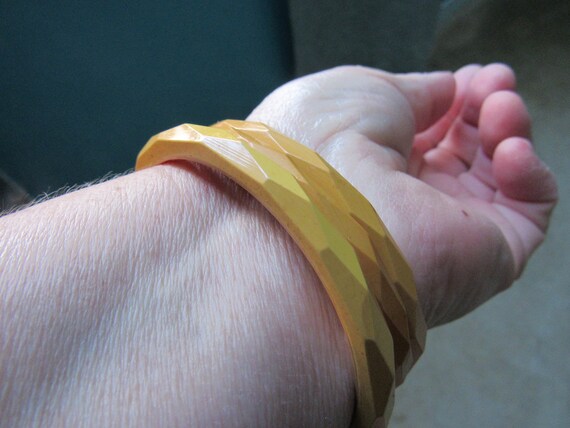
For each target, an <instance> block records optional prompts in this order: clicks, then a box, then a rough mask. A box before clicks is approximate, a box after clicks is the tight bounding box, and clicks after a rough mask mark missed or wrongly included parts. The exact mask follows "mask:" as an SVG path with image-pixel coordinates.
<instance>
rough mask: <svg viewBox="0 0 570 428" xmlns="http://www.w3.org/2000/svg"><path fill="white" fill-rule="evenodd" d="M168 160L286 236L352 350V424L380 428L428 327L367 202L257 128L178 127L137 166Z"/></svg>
mask: <svg viewBox="0 0 570 428" xmlns="http://www.w3.org/2000/svg"><path fill="white" fill-rule="evenodd" d="M172 160H187V161H191V162H197V163H200V164H204V165H207V166H209V167H211V168H214V169H217V170H219V171H221V172H222V173H224V174H225V175H226V176H228V177H229V178H231V179H233V180H234V181H235V182H237V183H238V184H239V185H241V186H242V187H243V188H244V189H245V190H247V191H248V192H249V193H250V194H251V195H252V196H254V197H255V198H256V199H257V200H258V201H259V202H261V204H263V205H264V206H265V208H267V209H268V210H269V211H270V212H271V213H272V214H273V216H274V217H275V218H276V219H277V220H278V221H279V223H281V225H282V226H283V227H284V228H285V229H286V231H287V232H288V233H289V235H291V237H292V238H293V239H294V241H295V242H296V243H297V245H298V246H299V247H300V249H301V250H302V252H303V253H304V255H305V256H306V257H307V259H308V261H309V262H310V263H311V265H312V267H313V269H314V270H315V272H316V274H317V275H318V277H319V279H320V280H321V282H322V283H323V286H324V287H325V289H326V291H327V294H328V295H329V297H330V299H331V302H332V304H333V306H334V308H335V310H336V312H337V314H338V317H339V319H340V321H341V324H342V327H343V329H344V331H345V333H346V335H347V337H348V340H349V343H350V346H351V351H352V356H353V360H354V365H355V374H356V407H355V414H354V419H353V426H357V427H369V426H385V425H386V424H387V422H388V419H389V417H390V414H391V411H392V407H393V402H394V400H393V399H394V389H395V385H396V384H399V383H401V382H402V381H403V379H404V377H405V375H406V374H407V372H408V371H409V370H410V368H411V367H412V365H413V364H414V362H415V361H416V360H417V359H418V358H419V356H420V355H421V353H422V351H423V348H424V345H425V335H426V326H425V321H424V319H423V316H422V314H421V311H420V309H419V305H418V302H417V295H416V291H415V285H414V280H413V275H412V271H411V269H410V267H409V266H408V264H407V263H406V261H405V259H404V257H403V256H402V254H401V252H400V251H399V249H398V247H397V245H396V243H395V242H394V241H393V239H392V238H391V236H390V234H389V233H388V231H387V230H386V228H385V226H384V224H383V223H382V222H381V220H380V219H379V218H378V215H377V214H376V212H375V211H374V208H373V207H372V206H371V205H370V203H369V202H368V201H367V200H366V199H365V198H364V196H362V195H361V194H360V193H359V192H358V191H357V190H356V189H355V188H354V187H353V186H352V185H351V184H349V183H348V181H346V180H345V179H344V178H343V177H342V176H341V175H340V174H339V173H338V172H336V171H335V170H334V169H333V168H332V167H331V166H330V165H329V164H328V163H327V162H326V161H325V160H323V159H322V158H321V157H320V156H319V155H318V154H317V153H315V152H314V151H312V150H310V149H309V148H307V147H306V146H303V145H302V144H300V143H297V142H295V141H293V140H291V139H289V138H287V137H285V136H283V135H282V134H280V133H278V132H277V131H275V130H273V129H271V128H269V127H267V126H265V125H263V124H261V123H253V122H243V121H234V120H227V121H223V122H219V123H217V124H216V125H214V126H212V127H204V126H198V125H188V124H184V125H180V126H178V127H176V128H173V129H170V130H167V131H164V132H162V133H160V134H158V135H156V136H154V137H152V138H151V139H150V140H149V142H148V143H147V144H146V145H145V146H144V147H143V149H142V150H141V152H140V153H139V155H138V158H137V164H136V169H137V170H139V169H143V168H147V167H151V166H154V165H158V164H161V163H164V162H167V161H172Z"/></svg>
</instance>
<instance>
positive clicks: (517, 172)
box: [493, 137, 558, 203]
mask: <svg viewBox="0 0 570 428" xmlns="http://www.w3.org/2000/svg"><path fill="white" fill-rule="evenodd" d="M493 174H494V176H495V180H496V182H497V186H498V189H499V191H500V192H501V193H502V194H503V195H504V196H506V197H507V198H510V199H513V200H515V201H522V202H531V203H540V202H553V201H556V199H557V198H558V190H557V185H556V180H555V179H554V175H553V174H552V172H551V171H550V169H549V168H548V167H547V166H546V164H544V162H542V161H541V160H540V159H539V158H538V156H537V155H536V153H535V152H534V150H533V147H532V145H531V143H530V141H529V140H527V139H525V138H520V137H512V138H508V139H506V140H504V141H503V142H501V143H500V144H499V145H498V146H497V148H496V149H495V153H494V156H493Z"/></svg>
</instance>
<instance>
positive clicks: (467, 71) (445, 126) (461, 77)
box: [414, 64, 482, 154]
mask: <svg viewBox="0 0 570 428" xmlns="http://www.w3.org/2000/svg"><path fill="white" fill-rule="evenodd" d="M481 68H482V67H481V66H480V65H476V64H471V65H467V66H465V67H462V68H460V69H459V70H457V71H456V72H455V73H454V75H453V77H454V79H455V94H454V100H453V104H452V105H451V107H450V109H449V110H448V111H447V112H446V113H445V115H443V117H441V119H439V120H438V121H437V122H436V123H435V124H434V125H433V126H431V127H429V128H428V129H426V130H424V131H422V132H420V133H418V134H417V135H416V137H415V141H414V149H415V150H418V151H419V152H420V153H422V154H423V153H425V152H427V151H428V150H430V149H432V148H434V147H435V146H436V145H437V144H438V143H440V142H441V141H442V140H443V138H444V137H445V135H446V133H447V131H448V130H449V128H450V127H451V126H452V124H453V122H454V121H455V119H456V118H457V116H458V115H459V112H460V111H461V107H462V106H463V102H464V101H465V95H466V93H467V89H468V88H469V83H470V82H471V79H472V78H473V76H474V75H475V74H476V73H477V72H478V71H479V70H480V69H481Z"/></svg>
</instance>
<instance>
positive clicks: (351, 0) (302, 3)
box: [289, 0, 449, 75]
mask: <svg viewBox="0 0 570 428" xmlns="http://www.w3.org/2000/svg"><path fill="white" fill-rule="evenodd" d="M448 3H449V2H448ZM440 5H441V1H440V0H400V1H387V0H312V1H306V0H289V7H290V14H291V23H292V33H293V40H294V52H295V57H296V59H297V64H296V72H297V73H298V74H300V75H304V74H308V73H312V72H315V71H317V70H322V69H323V68H329V67H333V66H336V65H340V64H360V65H367V66H371V67H377V68H381V69H383V70H388V71H392V72H409V71H422V70H426V69H427V68H428V57H429V54H430V52H431V49H432V48H433V45H434V41H435V33H436V27H437V19H438V15H439V11H440Z"/></svg>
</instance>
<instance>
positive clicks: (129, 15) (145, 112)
mask: <svg viewBox="0 0 570 428" xmlns="http://www.w3.org/2000/svg"><path fill="white" fill-rule="evenodd" d="M0 19H1V21H0V118H1V119H0V168H2V169H4V170H5V171H6V172H7V173H8V174H9V175H11V176H12V177H13V178H14V179H15V180H16V181H18V182H20V183H21V184H23V185H24V187H26V188H27V190H28V191H30V193H32V194H37V193H39V192H44V191H50V190H55V189H57V188H59V187H60V186H63V185H65V184H74V183H80V182H84V181H88V180H92V179H95V178H97V177H100V176H102V175H104V174H105V173H107V172H110V171H114V172H120V171H124V170H125V169H128V168H130V167H132V166H133V163H134V160H135V156H136V153H137V152H138V150H139V149H140V147H142V145H143V144H144V143H145V142H146V140H147V139H148V138H149V137H150V136H151V135H153V134H156V133H157V132H160V131H162V130H164V129H167V128H169V127H172V126H175V125H177V124H179V123H182V122H194V123H201V124H208V123H211V122H214V121H216V120H219V119H224V118H243V117H244V116H245V115H247V114H248V112H249V111H250V110H251V109H252V108H253V107H254V106H255V105H256V104H257V103H258V102H259V101H261V99H262V98H263V97H264V96H265V95H266V94H268V93H269V92H270V91H271V90H272V89H274V88H275V87H277V86H279V85H280V84H282V83H283V82H285V81H286V80H289V79H290V78H291V77H292V65H293V60H292V50H291V37H290V34H289V27H288V25H289V24H288V15H287V4H286V1H285V0H242V1H235V2H231V1H227V0H208V1H203V0H202V1H200V0H184V1H169V2H153V1H139V2H122V1H117V0H113V1H106V0H102V1H90V0H89V1H86V0H80V1H77V0H74V1H67V0H66V1H57V2H56V1H10V2H7V1H4V2H1V3H0Z"/></svg>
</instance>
